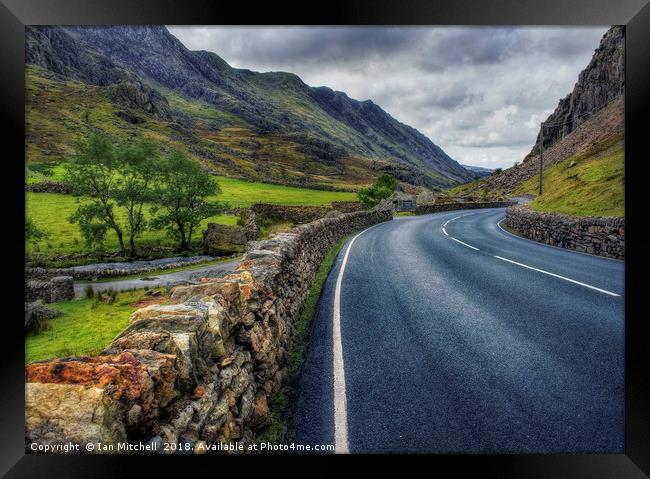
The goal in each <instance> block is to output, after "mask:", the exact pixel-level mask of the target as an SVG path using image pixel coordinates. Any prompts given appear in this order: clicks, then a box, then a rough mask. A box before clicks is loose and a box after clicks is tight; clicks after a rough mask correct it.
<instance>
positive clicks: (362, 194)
mask: <svg viewBox="0 0 650 479" xmlns="http://www.w3.org/2000/svg"><path fill="white" fill-rule="evenodd" d="M396 187H397V180H396V179H395V178H393V177H392V176H391V175H389V174H388V173H382V174H381V175H380V176H379V177H378V178H377V179H376V180H375V182H374V183H373V184H372V185H371V186H368V187H367V188H362V189H360V190H359V191H358V192H357V197H358V198H359V201H360V202H361V203H362V204H363V205H364V206H365V207H366V208H372V207H373V206H376V205H377V204H379V202H381V200H383V199H386V198H388V197H389V196H391V195H392V194H393V193H395V188H396Z"/></svg>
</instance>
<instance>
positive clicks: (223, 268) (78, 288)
mask: <svg viewBox="0 0 650 479" xmlns="http://www.w3.org/2000/svg"><path fill="white" fill-rule="evenodd" d="M240 261H241V258H239V259H236V260H233V261H224V262H223V263H216V264H211V265H208V266H205V265H199V266H197V267H196V268H189V269H186V270H182V271H175V272H172V273H145V274H142V275H140V276H137V277H133V278H126V279H118V280H114V281H75V282H74V294H75V298H83V297H84V296H85V295H86V288H87V287H88V285H91V286H92V288H93V290H94V291H95V292H96V291H108V290H109V289H111V290H113V291H128V290H131V289H141V288H158V287H161V286H175V285H178V284H184V283H188V282H191V281H192V280H193V278H192V277H193V276H194V277H196V276H197V275H198V274H199V273H207V274H208V275H211V276H217V277H219V276H223V275H225V274H228V273H231V272H233V271H234V270H235V268H236V267H237V265H238V264H239V262H240Z"/></svg>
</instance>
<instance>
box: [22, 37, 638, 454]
mask: <svg viewBox="0 0 650 479" xmlns="http://www.w3.org/2000/svg"><path fill="white" fill-rule="evenodd" d="M625 43H626V27H625V26H618V25H613V26H612V25H600V26H561V27H560V26H494V27H492V26H490V27H488V26H310V27H307V26H305V27H300V26H245V25H242V26H211V25H204V26H198V25H195V26H180V25H103V26H89V25H60V26H59V25H39V26H36V25H34V26H27V27H25V66H24V92H25V105H24V110H25V184H24V190H25V199H24V202H25V203H24V204H25V265H24V269H25V300H24V303H25V328H24V333H25V336H24V343H25V354H24V378H25V453H26V454H302V453H307V454H323V453H324V454H348V453H349V454H367V453H391V454H397V453H420V454H423V453H424V454H551V453H553V454H622V453H624V451H625V353H626V351H625V251H626V250H625V210H626V203H625V54H626V52H625ZM629 133H630V135H631V132H629ZM630 241H631V240H630Z"/></svg>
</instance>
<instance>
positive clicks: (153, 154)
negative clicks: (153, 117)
mask: <svg viewBox="0 0 650 479" xmlns="http://www.w3.org/2000/svg"><path fill="white" fill-rule="evenodd" d="M159 167H160V156H159V153H158V147H157V146H156V144H155V143H153V142H151V141H148V140H144V139H138V140H136V141H135V142H133V143H130V144H125V145H121V146H120V147H118V168H119V172H120V178H119V181H118V185H119V186H118V188H116V189H115V193H114V197H115V200H116V202H117V204H118V205H119V206H122V207H124V208H125V209H126V213H127V223H128V231H129V255H130V256H135V254H136V248H135V238H136V237H137V236H139V235H140V234H141V233H142V232H143V231H144V229H145V227H146V226H147V222H146V219H145V216H144V211H143V208H144V205H145V203H146V202H148V201H151V200H152V199H153V183H154V180H155V179H156V177H157V176H158V175H159Z"/></svg>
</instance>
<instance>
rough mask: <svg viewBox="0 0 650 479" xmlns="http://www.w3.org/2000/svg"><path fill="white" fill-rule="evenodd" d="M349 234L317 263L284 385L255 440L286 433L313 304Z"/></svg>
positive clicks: (280, 437) (274, 439)
mask: <svg viewBox="0 0 650 479" xmlns="http://www.w3.org/2000/svg"><path fill="white" fill-rule="evenodd" d="M348 238H349V236H346V237H345V238H341V239H340V240H338V241H337V242H336V243H335V244H334V246H332V248H331V249H330V250H329V252H328V253H327V255H325V258H323V261H322V262H321V264H320V266H319V267H318V270H317V271H316V274H315V275H314V280H313V282H312V285H311V287H310V288H309V293H308V294H307V299H306V300H305V304H304V305H303V307H302V309H301V311H300V316H299V317H298V321H297V323H296V332H295V336H294V339H293V345H292V348H291V351H290V352H289V360H288V364H287V375H286V377H285V380H284V384H283V386H282V388H281V389H280V391H279V392H278V393H277V394H276V395H275V396H274V397H273V398H272V399H271V401H270V404H269V408H270V411H271V423H270V424H269V425H268V426H267V427H266V428H265V429H264V430H263V431H260V432H258V433H257V434H256V435H255V438H254V441H257V442H260V443H261V442H270V443H271V444H278V443H281V442H282V440H283V439H284V438H285V436H286V434H287V427H288V423H289V421H290V419H291V414H292V412H293V411H292V410H291V405H293V404H295V403H296V400H297V395H298V391H297V383H298V380H299V375H300V370H301V368H302V364H303V361H304V356H305V352H306V350H307V345H308V344H309V331H310V327H311V323H312V319H313V318H314V314H315V313H316V307H317V306H318V301H319V299H320V296H321V293H322V291H323V285H324V284H325V281H326V280H327V277H328V276H329V273H330V270H331V269H332V265H334V260H335V259H336V255H337V254H338V253H339V251H341V248H342V247H343V245H344V244H345V242H346V241H347V240H348Z"/></svg>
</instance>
